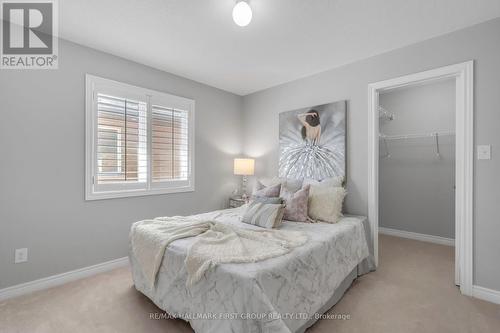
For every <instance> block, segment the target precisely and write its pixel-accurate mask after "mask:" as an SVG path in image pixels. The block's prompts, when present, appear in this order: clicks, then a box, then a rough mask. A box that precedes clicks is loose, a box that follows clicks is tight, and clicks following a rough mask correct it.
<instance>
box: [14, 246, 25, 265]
mask: <svg viewBox="0 0 500 333" xmlns="http://www.w3.org/2000/svg"><path fill="white" fill-rule="evenodd" d="M26 261H28V249H27V248H22V249H16V253H15V255H14V264H20V263H22V262H26Z"/></svg>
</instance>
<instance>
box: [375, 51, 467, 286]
mask: <svg viewBox="0 0 500 333" xmlns="http://www.w3.org/2000/svg"><path fill="white" fill-rule="evenodd" d="M472 71H473V62H472V61H470V62H466V63H462V64H457V65H452V66H447V67H442V68H438V69H434V70H430V71H426V72H421V73H416V74H411V75H407V76H403V77H399V78H395V79H391V80H386V81H381V82H377V83H373V84H370V85H369V131H370V133H369V191H368V204H369V220H370V224H371V231H372V240H373V245H374V257H375V262H376V263H377V264H378V234H379V228H380V227H382V228H384V226H383V225H381V223H380V222H381V221H380V213H381V211H380V208H381V206H380V205H381V203H382V204H384V205H386V204H387V202H385V199H387V198H384V199H383V200H382V201H381V200H380V190H381V186H380V182H381V177H380V175H381V170H380V165H381V164H380V163H381V161H382V163H383V164H384V169H383V170H382V175H383V177H387V176H388V174H390V168H391V167H392V168H393V169H392V172H400V173H401V175H400V176H401V177H404V174H405V172H407V171H408V170H404V169H401V168H398V166H397V165H398V163H392V162H394V161H391V163H386V161H384V159H390V158H391V157H393V156H395V155H394V154H396V153H398V154H400V156H399V158H400V159H401V158H402V157H404V156H408V154H410V155H411V152H412V149H416V150H414V151H413V153H414V155H412V158H417V159H418V162H419V163H420V164H422V163H424V161H423V157H424V156H429V155H427V154H428V153H431V154H434V158H435V160H434V161H432V162H431V163H430V164H429V165H431V166H432V163H434V165H435V166H436V167H437V168H441V169H442V171H444V170H445V169H446V162H445V161H446V160H447V161H448V162H449V163H448V164H449V165H451V167H452V169H451V170H448V171H449V172H451V174H449V177H451V178H452V179H451V180H450V179H449V178H448V180H446V179H441V181H444V182H449V184H445V185H443V186H451V188H449V192H447V191H446V190H444V189H443V192H442V194H444V195H443V196H442V198H441V199H443V200H449V199H450V198H452V203H451V205H452V206H449V205H448V209H447V211H446V212H445V214H446V213H447V214H448V216H447V217H445V219H450V218H451V219H453V220H454V221H448V223H443V224H442V225H440V226H439V227H438V229H439V228H441V229H440V230H438V231H437V232H433V231H431V233H438V235H435V237H434V239H435V240H441V241H447V240H448V241H450V240H451V239H453V238H454V243H455V284H457V285H459V286H460V290H461V292H462V293H463V294H465V295H471V294H472V269H473V266H472V240H473V238H472V236H473V235H472V216H473V215H472V190H473V116H472V115H473V107H472V105H473V104H472V99H473V95H472V93H473V87H472V84H473V80H472V75H473V73H472ZM431 85H434V89H437V87H439V88H440V89H443V92H444V91H445V90H447V91H448V92H449V93H450V94H449V96H454V98H455V101H454V103H450V105H448V106H452V109H453V111H454V112H453V113H454V114H452V115H447V116H444V115H443V118H442V119H439V117H438V118H436V117H435V116H436V115H433V116H432V117H431V118H432V119H431V121H429V122H425V123H426V125H424V122H423V121H421V123H420V124H419V123H418V119H419V118H421V116H423V115H421V114H418V113H417V114H415V113H410V111H411V110H410V111H408V110H406V111H403V112H404V113H401V116H403V119H402V121H400V122H399V125H397V126H394V124H396V122H395V119H397V117H398V115H397V112H396V111H395V110H391V108H393V107H396V105H398V103H401V99H402V98H403V97H405V96H404V95H405V93H406V95H407V96H406V97H408V96H409V95H412V94H413V95H414V96H417V95H418V93H416V92H418V91H419V93H420V94H422V93H423V92H425V90H426V88H428V87H431ZM415 89H416V90H415ZM431 90H432V88H431ZM427 94H429V90H428V91H427ZM398 95H399V96H398ZM431 95H432V93H430V95H429V96H431ZM434 97H435V98H438V95H434ZM451 98H453V97H451ZM398 99H399V102H398ZM384 100H385V101H384ZM381 101H382V102H383V103H385V104H391V103H392V106H387V105H385V106H384V105H381ZM436 101H437V100H435V101H434V102H436ZM431 102H432V101H431ZM381 106H382V108H381ZM422 106H424V105H422ZM416 107H418V106H416ZM412 117H414V118H413V119H412ZM391 119H392V120H391ZM422 119H423V118H422ZM450 121H451V126H450V124H449V122H450ZM391 122H392V124H390V123H391ZM444 122H448V126H446V125H445V124H444ZM391 125H392V126H391ZM436 125H437V126H436ZM420 127H421V128H420ZM438 127H440V128H438ZM381 129H382V131H381ZM383 131H385V132H383ZM384 139H385V140H384ZM416 140H426V144H423V142H422V141H420V143H419V142H417V143H415V141H416ZM389 141H393V142H392V144H391V145H390V144H389V143H388V142H389ZM397 141H399V143H400V144H399V146H397V145H394V142H397ZM409 141H413V144H414V147H412V148H409V147H404V145H403V146H401V145H402V143H403V142H409ZM445 143H446V147H445ZM428 144H430V145H428ZM419 145H420V147H419ZM391 146H392V149H393V150H392V152H391ZM425 146H426V147H425ZM426 149H427V150H426ZM419 155H420V158H419ZM394 158H395V157H393V160H394ZM441 162H444V163H441ZM401 163H404V161H401V160H400V161H399V164H401ZM453 166H454V168H453ZM385 167H389V171H388V170H387V169H386V168H385ZM413 172H415V170H413ZM420 173H423V172H422V170H420ZM453 173H454V174H453ZM415 176H416V175H415V174H412V175H411V176H409V177H410V178H412V177H413V179H412V180H411V181H410V180H409V179H407V180H406V181H408V182H409V183H411V182H414V181H417V180H416V179H415ZM446 177H447V176H444V178H446ZM422 181H424V180H422ZM414 184H415V183H414ZM419 185H421V184H419ZM382 190H384V191H386V190H390V186H389V189H388V188H387V186H382ZM399 190H401V189H399ZM405 190H406V192H405V193H406V194H409V193H411V188H406V189H405ZM453 192H454V194H453ZM384 195H385V194H384ZM429 195H430V196H431V197H434V198H435V199H436V198H437V197H438V196H437V195H436V193H431V194H429ZM409 196H410V197H411V194H409ZM401 197H403V195H401ZM413 200H414V199H413ZM442 202H444V201H442ZM400 203H401V201H400ZM414 204H415V202H414ZM421 204H424V205H425V200H421V201H420V202H419V203H418V205H421ZM418 205H415V206H418ZM453 206H454V211H451V212H450V211H449V210H450V209H451V210H453ZM434 207H439V205H438V206H434ZM400 208H401V207H397V209H400ZM415 208H418V207H415ZM441 208H444V207H441ZM441 208H438V210H439V211H440V213H442V212H443V209H441ZM382 213H383V214H384V213H387V207H386V208H385V209H383V211H382ZM403 213H404V212H403ZM408 213H410V214H415V212H413V213H412V212H408ZM396 215H397V214H396ZM384 218H387V215H385V216H384ZM441 218H443V217H441ZM435 219H439V217H438V216H437V215H436V217H435ZM411 220H412V219H407V221H405V222H406V223H411ZM386 222H387V221H384V222H383V223H386ZM400 222H401V221H400ZM400 222H398V223H400ZM389 223H396V222H394V221H393V222H389ZM403 224H404V223H403ZM450 224H451V227H450ZM453 224H454V225H453ZM396 227H397V228H399V229H410V230H403V231H406V232H407V233H406V235H411V234H409V233H413V234H420V235H422V234H424V235H425V233H423V232H415V231H411V228H412V227H413V228H414V229H413V230H421V231H422V230H427V234H429V230H431V229H432V228H433V227H436V225H435V224H433V225H430V224H428V225H427V226H422V225H419V226H418V227H415V226H410V228H409V227H408V225H406V226H404V225H403V226H401V225H399V226H396ZM453 227H454V228H453ZM385 228H386V229H385V231H387V229H393V230H397V229H396V228H394V225H393V228H388V227H385ZM415 228H420V229H415ZM422 228H423V229H422ZM382 230H384V229H382ZM434 231H436V230H434ZM446 236H448V237H446ZM451 236H453V237H451Z"/></svg>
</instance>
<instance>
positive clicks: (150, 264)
mask: <svg viewBox="0 0 500 333" xmlns="http://www.w3.org/2000/svg"><path fill="white" fill-rule="evenodd" d="M195 236H197V239H196V240H195V242H194V243H193V244H192V245H191V247H190V248H189V250H188V253H187V257H186V260H185V265H186V270H187V273H188V280H187V285H188V286H190V285H192V284H194V283H196V282H198V281H199V280H200V279H201V278H202V277H203V274H204V273H205V272H206V271H207V270H209V269H210V268H212V267H214V266H215V265H218V264H221V263H248V262H256V261H260V260H264V259H268V258H273V257H277V256H280V255H283V254H286V253H288V252H290V251H291V250H292V249H293V248H295V247H298V246H301V245H302V244H304V243H305V242H306V241H307V236H306V235H305V234H304V233H302V232H298V231H280V230H269V229H265V230H252V229H246V228H239V227H236V226H229V225H225V224H222V223H217V222H212V221H200V220H196V219H193V218H189V217H180V216H175V217H170V218H160V219H155V220H145V221H140V222H136V223H134V224H133V225H132V230H131V233H130V239H131V242H132V251H133V252H134V255H135V257H136V259H137V262H138V263H139V266H140V267H141V269H142V272H143V273H144V277H145V278H146V280H147V281H148V283H149V287H150V288H153V287H154V285H155V280H156V274H157V273H158V270H159V268H160V265H161V262H162V259H163V255H164V253H165V248H166V247H167V246H168V245H169V244H170V243H171V242H173V241H175V240H177V239H180V238H186V237H195Z"/></svg>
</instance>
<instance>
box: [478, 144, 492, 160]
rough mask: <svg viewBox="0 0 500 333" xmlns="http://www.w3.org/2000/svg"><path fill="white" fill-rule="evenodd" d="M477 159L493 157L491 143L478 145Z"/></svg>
mask: <svg viewBox="0 0 500 333" xmlns="http://www.w3.org/2000/svg"><path fill="white" fill-rule="evenodd" d="M477 159H478V160H490V159H491V146H490V145H478V146H477Z"/></svg>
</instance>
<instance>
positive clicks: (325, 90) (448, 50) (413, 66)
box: [243, 19, 500, 290]
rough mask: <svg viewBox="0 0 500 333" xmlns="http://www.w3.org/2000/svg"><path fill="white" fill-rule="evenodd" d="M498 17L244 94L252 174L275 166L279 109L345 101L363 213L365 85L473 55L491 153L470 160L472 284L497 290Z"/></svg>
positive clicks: (352, 179) (351, 177)
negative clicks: (487, 157)
mask: <svg viewBox="0 0 500 333" xmlns="http://www.w3.org/2000/svg"><path fill="white" fill-rule="evenodd" d="M499 54H500V19H495V20H492V21H489V22H486V23H483V24H480V25H477V26H474V27H471V28H467V29H464V30H460V31H457V32H454V33H452V34H449V35H446V36H442V37H439V38H435V39H431V40H428V41H425V42H422V43H418V44H414V45H411V46H408V47H404V48H401V49H398V50H395V51H391V52H389V53H385V54H382V55H378V56H375V57H371V58H368V59H365V60H362V61H358V62H355V63H352V64H349V65H346V66H343V67H340V68H337V69H333V70H330V71H326V72H322V73H319V74H316V75H313V76H310V77H307V78H303V79H300V80H296V81H293V82H290V83H287V84H283V85H280V86H277V87H274V88H270V89H267V90H264V91H261V92H257V93H254V94H251V95H248V96H245V97H244V99H243V108H244V113H243V119H244V134H245V138H244V150H245V152H246V153H247V154H248V155H251V156H255V157H257V158H258V159H257V161H256V173H257V174H258V175H274V174H276V173H277V168H278V113H279V112H282V111H286V110H293V109H297V108H301V107H307V106H310V105H318V104H323V103H328V102H332V101H337V100H342V99H347V100H349V104H348V110H347V187H348V192H349V194H348V196H347V199H346V200H347V202H346V208H347V211H348V212H350V213H354V214H364V215H366V214H367V211H368V204H367V187H368V163H367V154H368V138H367V131H368V121H367V112H368V111H367V110H368V101H367V100H368V98H367V96H368V92H367V90H368V89H367V85H368V83H370V82H376V81H380V80H384V79H390V78H394V77H398V76H401V75H405V74H409V73H415V72H420V71H423V70H427V69H432V68H436V67H441V66H445V65H450V64H454V63H459V62H463V61H467V60H471V59H474V60H475V79H474V83H475V86H474V89H475V96H474V97H475V102H474V103H475V105H474V107H475V130H476V132H475V144H488V143H490V144H492V160H490V161H484V160H481V161H475V176H474V181H475V183H474V187H475V193H474V196H475V198H474V201H475V203H474V266H475V269H474V271H475V273H474V283H475V284H477V285H480V286H483V287H486V288H492V289H495V290H500V266H499V265H496V264H494V263H496V262H497V261H498V255H499V254H500V242H499V235H500V224H499V223H498V221H499V218H498V211H497V207H498V198H499V197H500V177H499V176H498V170H500V159H498V157H497V154H498V153H499V152H498V149H499V147H500V132H499V131H498V126H499V124H500V110H498V108H499V105H500V93H499V92H500V57H499Z"/></svg>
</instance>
